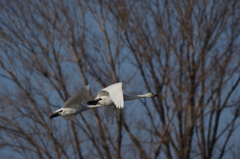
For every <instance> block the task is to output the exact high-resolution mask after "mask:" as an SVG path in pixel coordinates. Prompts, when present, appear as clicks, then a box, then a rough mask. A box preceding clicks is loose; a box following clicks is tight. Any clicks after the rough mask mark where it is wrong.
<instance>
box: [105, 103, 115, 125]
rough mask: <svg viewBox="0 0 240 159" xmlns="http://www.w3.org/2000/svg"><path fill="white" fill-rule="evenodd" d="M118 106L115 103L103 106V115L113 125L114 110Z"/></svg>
mask: <svg viewBox="0 0 240 159" xmlns="http://www.w3.org/2000/svg"><path fill="white" fill-rule="evenodd" d="M115 109H116V107H115V105H110V106H103V116H104V118H105V119H106V121H107V124H108V125H109V126H111V125H112V124H113V122H114V111H115Z"/></svg>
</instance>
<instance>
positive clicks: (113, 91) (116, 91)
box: [97, 82, 124, 108]
mask: <svg viewBox="0 0 240 159" xmlns="http://www.w3.org/2000/svg"><path fill="white" fill-rule="evenodd" d="M104 91H106V92H108V93H109V97H110V98H111V99H112V101H113V103H114V104H115V105H116V107H117V108H123V107H124V101H123V91H122V83H121V82H120V83H116V84H113V85H110V86H108V87H106V88H104V89H102V90H101V91H100V92H98V95H97V96H99V95H101V94H103V93H104Z"/></svg>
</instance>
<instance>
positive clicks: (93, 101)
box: [87, 98, 102, 105]
mask: <svg viewBox="0 0 240 159" xmlns="http://www.w3.org/2000/svg"><path fill="white" fill-rule="evenodd" d="M100 100H102V98H98V99H93V100H89V101H87V105H97V104H98V101H100Z"/></svg>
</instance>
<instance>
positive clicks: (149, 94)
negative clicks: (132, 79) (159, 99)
mask: <svg viewBox="0 0 240 159" xmlns="http://www.w3.org/2000/svg"><path fill="white" fill-rule="evenodd" d="M146 96H147V97H149V98H152V97H156V96H157V94H154V93H151V92H150V93H147V94H146Z"/></svg>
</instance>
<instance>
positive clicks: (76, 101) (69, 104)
mask: <svg viewBox="0 0 240 159" xmlns="http://www.w3.org/2000/svg"><path fill="white" fill-rule="evenodd" d="M88 92H89V86H88V85H87V86H86V87H84V88H82V89H79V90H78V91H76V92H75V93H74V94H73V96H72V97H71V98H69V99H68V100H67V101H66V102H65V104H64V107H63V108H60V109H58V110H56V111H55V112H54V113H52V114H51V115H50V116H49V117H50V118H54V117H57V116H62V117H63V119H65V120H74V119H75V117H76V115H77V114H78V113H81V112H82V111H85V110H88V109H90V108H89V107H88V106H87V105H85V104H82V103H81V102H82V101H83V100H84V99H85V97H86V95H87V94H88Z"/></svg>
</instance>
